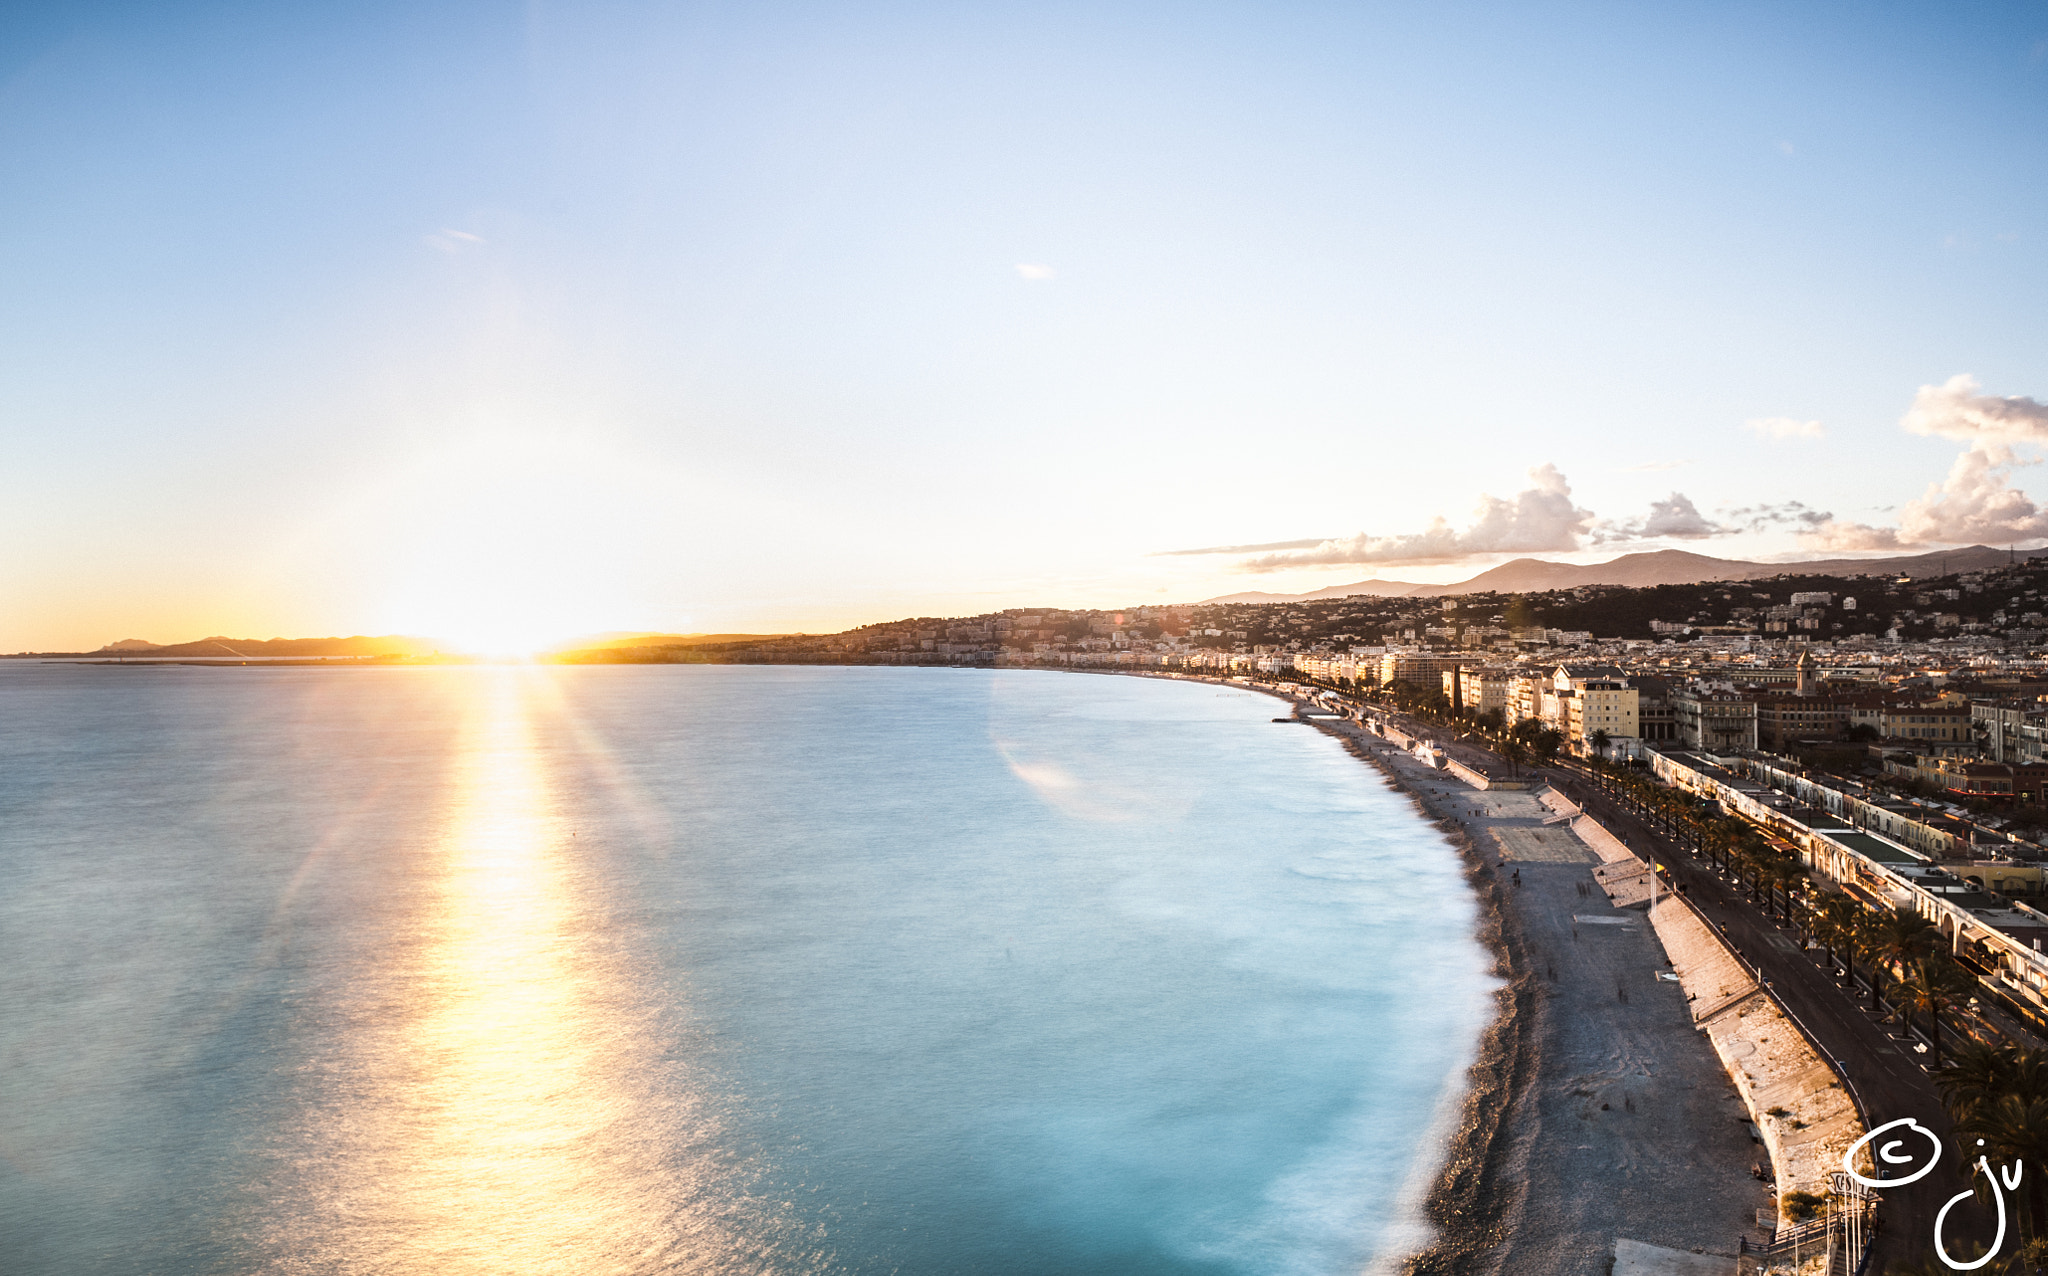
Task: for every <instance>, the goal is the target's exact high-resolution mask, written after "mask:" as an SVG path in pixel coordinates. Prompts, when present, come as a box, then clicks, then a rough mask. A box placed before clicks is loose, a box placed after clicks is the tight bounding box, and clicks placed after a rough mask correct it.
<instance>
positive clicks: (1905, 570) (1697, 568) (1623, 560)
mask: <svg viewBox="0 0 2048 1276" xmlns="http://www.w3.org/2000/svg"><path fill="white" fill-rule="evenodd" d="M2044 554H2048V549H2030V550H2028V551H2027V552H2026V553H2024V554H2020V555H2018V557H2020V558H2038V557H2040V556H2042V555H2044ZM2011 557H2013V555H2012V554H2011V552H2010V551H2008V550H2003V549H1992V548H1990V547H1989V546H1986V545H1972V546H1970V547H1969V548H1967V549H1949V550H1936V551H1935V552H1933V553H1928V554H1912V555H1908V556H1904V557H1899V558H1820V559H1809V560H1807V561H1804V562H1797V563H1756V562H1748V561H1745V560H1743V559H1739V558H1710V557H1708V556H1707V555H1705V554H1692V553H1687V552H1686V551H1685V550H1682V549H1661V550H1655V551H1652V552H1649V553H1643V554H1623V555H1622V556H1621V557H1619V558H1615V559H1610V560H1608V561H1607V562H1604V563H1587V564H1579V563H1552V562H1546V561H1545V560H1543V559H1540V558H1517V559H1514V560H1512V561H1511V562H1505V563H1502V564H1501V565H1500V566H1498V567H1494V568H1491V569H1489V570H1487V571H1483V572H1481V573H1479V574H1478V575H1477V576H1474V577H1472V578H1471V579H1470V580H1463V581H1456V582H1454V583H1452V584H1448V585H1408V584H1404V583H1402V582H1400V581H1392V580H1362V581H1359V582H1358V583H1357V584H1354V585H1332V586H1330V587H1328V588H1326V589H1318V590H1315V591H1313V592H1311V593H1306V594H1265V593H1245V594H1226V595H1224V596H1223V597H1221V598H1210V599H1206V600H1205V602H1207V603H1252V602H1257V603H1281V602H1306V601H1309V600H1311V599H1317V598H1349V597H1352V596H1353V595H1356V594H1377V595H1381V596H1396V597H1402V598H1443V597H1445V596H1447V595H1454V594H1487V593H1494V594H1533V593H1541V592H1543V591H1544V590H1548V589H1577V588H1578V587H1579V586H1581V585H1628V586H1632V587H1635V588H1638V589H1640V588H1646V587H1649V586H1653V585H1694V584H1698V583H1699V582H1701V581H1708V580H1762V579H1765V578H1767V577H1771V576H1911V577H1913V578H1915V579H1920V578H1923V577H1929V576H1946V575H1949V574H1951V573H1954V572H1974V571H1984V570H1987V569H1989V568H1993V567H2002V566H2004V565H2005V564H2006V562H2007V561H2008V560H2009V559H2010V558H2011Z"/></svg>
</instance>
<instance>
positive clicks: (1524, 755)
mask: <svg viewBox="0 0 2048 1276" xmlns="http://www.w3.org/2000/svg"><path fill="white" fill-rule="evenodd" d="M1493 751H1494V752H1495V753H1498V754H1500V760H1501V761H1503V762H1505V763H1507V764H1508V776H1509V777H1510V778H1513V777H1515V776H1517V775H1520V774H1521V768H1522V766H1523V764H1524V763H1526V762H1528V760H1529V746H1528V745H1526V744H1523V743H1522V741H1521V739H1520V738H1519V737H1516V736H1512V735H1511V736H1509V737H1507V738H1506V739H1505V740H1502V741H1501V742H1500V743H1499V744H1497V745H1495V746H1494V749H1493Z"/></svg>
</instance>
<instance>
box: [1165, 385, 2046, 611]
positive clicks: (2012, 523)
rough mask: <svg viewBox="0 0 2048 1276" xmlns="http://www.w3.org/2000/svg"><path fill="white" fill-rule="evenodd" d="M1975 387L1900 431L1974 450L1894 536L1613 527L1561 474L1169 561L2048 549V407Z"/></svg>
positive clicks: (1770, 519) (1664, 506)
mask: <svg viewBox="0 0 2048 1276" xmlns="http://www.w3.org/2000/svg"><path fill="white" fill-rule="evenodd" d="M1979 389H1980V387H1979V386H1978V384H1977V381H1976V379H1975V378H1974V377H1971V376H1969V375H1968V374H1962V375H1958V376H1955V377H1951V378H1950V379H1949V380H1948V381H1946V382H1944V383H1943V384H1941V385H1938V386H1921V387H1920V390H1919V392H1918V393H1917V394H1916V395H1914V398H1913V404H1912V406H1911V407H1910V408H1909V409H1908V410H1907V412H1906V414H1905V416H1904V417H1903V418H1902V419H1901V421H1900V425H1901V426H1902V427H1903V428H1904V429H1906V430H1907V431H1908V432H1910V433H1913V434H1921V435H1928V436H1932V437H1937V438H1947V439H1956V440H1959V441H1961V442H1963V443H1966V444H1967V445H1968V446H1967V447H1966V448H1965V449H1964V450H1963V452H1962V453H1961V454H1960V455H1958V456H1957V457H1956V459H1955V462H1954V463H1953V464H1952V465H1951V466H1950V467H1949V472H1948V475H1947V477H1946V478H1944V479H1943V480H1942V481H1940V482H1938V483H1932V484H1929V485H1928V488H1927V491H1926V492H1925V493H1924V494H1922V495H1921V496H1920V497H1919V498H1918V499H1916V500H1913V501H1909V502H1907V503H1906V505H1905V506H1904V507H1903V508H1902V509H1901V510H1900V512H1899V521H1898V525H1897V526H1895V527H1885V526H1876V525H1872V524H1869V523H1856V522H1849V521H1845V520H1842V519H1837V518H1836V517H1835V516H1834V515H1833V514H1832V513H1830V512H1828V511H1826V510H1820V509H1815V508H1813V507H1812V506H1810V505H1807V504H1805V503H1803V502H1800V501H1785V502H1781V503H1778V504H1758V505H1749V506H1742V507H1737V508H1732V509H1725V510H1723V511H1721V517H1720V518H1719V519H1714V518H1709V517H1707V515H1705V514H1703V513H1702V512H1701V511H1700V509H1699V507H1698V506H1697V505H1695V504H1694V503H1693V501H1692V498H1690V497H1688V496H1687V495H1686V494H1685V493H1683V492H1672V493H1671V494H1670V495H1669V496H1667V497H1665V498H1664V499H1662V500H1653V501H1651V502H1650V508H1649V510H1648V511H1647V512H1646V513H1644V514H1642V515H1639V516H1637V517H1634V518H1625V519H1602V518H1599V517H1598V516H1596V515H1595V514H1594V512H1593V511H1592V510H1589V509H1585V508H1582V507H1581V506H1579V505H1577V504H1576V503H1575V502H1574V501H1573V499H1572V490H1571V484H1570V483H1569V482H1568V481H1567V480H1566V478H1565V476H1564V474H1563V473H1562V472H1561V471H1559V469H1558V468H1557V466H1556V465H1555V464H1553V463H1548V462H1546V463H1545V464H1543V465H1540V466H1538V467H1536V468H1535V469H1533V470H1531V471H1529V486H1528V487H1526V488H1524V489H1523V490H1522V491H1520V492H1517V493H1516V494H1515V495H1513V496H1511V497H1507V498H1505V499H1503V498H1501V497H1497V496H1492V495H1482V496H1481V497H1480V498H1479V504H1478V506H1477V507H1476V508H1475V509H1474V510H1473V512H1472V516H1471V519H1470V521H1469V522H1468V523H1467V524H1466V525H1465V526H1463V527H1455V526H1453V525H1452V524H1451V523H1450V521H1449V520H1447V519H1445V518H1444V517H1443V516H1441V515H1439V516H1437V517H1436V518H1434V519H1432V520H1431V521H1430V523H1429V525H1428V526H1427V527H1425V528H1424V529H1423V530H1421V531H1419V532H1410V533H1406V534H1402V535H1391V536H1382V535H1373V534H1371V533H1367V532H1360V533H1359V534H1357V535H1356V536H1348V537H1341V538H1335V539H1327V540H1317V539H1314V538H1308V539H1302V540H1292V541H1273V542H1268V543H1266V544H1259V545H1217V546H1211V547H1208V548H1205V549H1186V550H1169V551H1166V552H1167V553H1169V554H1175V555H1181V554H1244V555H1249V557H1247V558H1245V559H1244V560H1243V561H1242V562H1240V563H1239V564H1238V567H1239V568H1240V569H1241V570H1244V571H1251V572H1272V571H1281V570H1285V569H1287V568H1294V567H1316V566H1331V565H1337V564H1359V565H1366V564H1369V565H1377V566H1414V565H1423V564H1437V563H1453V562H1461V561H1465V560H1468V559H1473V558H1483V557H1487V556H1497V555H1502V554H1532V553H1546V552H1548V553H1558V552H1571V551H1574V550H1581V549H1587V548H1593V547H1601V546H1612V545H1624V544H1640V543H1643V542H1649V541H1659V540H1681V541H1699V540H1708V539H1712V538H1714V537H1720V536H1733V535H1738V534H1743V533H1755V532H1762V531H1769V530H1773V529H1789V530H1791V531H1792V532H1793V533H1794V534H1795V536H1796V537H1797V539H1798V541H1799V543H1800V545H1801V546H1802V548H1804V549H1808V550H1835V551H1856V550H1900V549H1915V548H1926V547H1931V546H1936V545H1964V544H1975V543H1983V544H1994V545H2002V544H2012V543H2017V542H2019V541H2031V540H2039V539H2042V538H2044V537H2048V510H2043V509H2042V508H2041V507H2040V506H2038V505H2036V504H2035V502H2034V501H2033V499H2032V498H2031V497H2029V496H2028V495H2027V494H2026V493H2025V492H2022V491H2020V490H2019V489H2017V488H2015V487H2013V486H2012V473H2013V471H2014V470H2015V469H2016V468H2018V467H2019V466H2022V465H2034V464H2038V463H2039V461H2038V459H2029V458H2026V457H2022V456H2020V455H2019V454H2018V453H2017V452H2016V451H2015V450H2014V449H2015V448H2016V447H2019V446H2026V445H2048V404H2042V403H2039V402H2036V401H2035V400H2033V399H2030V398H2027V397H2025V396H2013V397H2010V398H1997V397H1994V396H1991V395H1986V394H1981V393H1979ZM1745 424H1746V428H1747V429H1749V430H1750V431H1751V432H1752V433H1754V434H1756V435H1758V436H1759V437H1761V438H1764V439H1768V440H1787V439H1812V438H1820V437H1823V436H1824V433H1825V432H1824V430H1823V429H1822V427H1821V424H1820V422H1818V421H1798V420H1793V419H1790V418H1779V417H1772V418H1766V419H1762V420H1755V421H1750V422H1747V423H1745Z"/></svg>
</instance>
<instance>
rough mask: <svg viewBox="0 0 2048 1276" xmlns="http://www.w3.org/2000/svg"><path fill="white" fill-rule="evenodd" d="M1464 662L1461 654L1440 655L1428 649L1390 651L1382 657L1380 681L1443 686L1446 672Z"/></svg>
mask: <svg viewBox="0 0 2048 1276" xmlns="http://www.w3.org/2000/svg"><path fill="white" fill-rule="evenodd" d="M1462 663H1464V659H1463V657H1460V656H1438V655H1432V654H1430V653H1429V652H1426V651H1398V652H1397V651H1390V652H1388V653H1387V654H1386V655H1384V656H1382V657H1380V681H1381V682H1382V683H1396V682H1407V683H1413V684H1415V685H1416V686H1420V687H1437V688H1441V687H1442V686H1443V677H1444V674H1445V673H1447V672H1450V671H1452V670H1455V669H1456V668H1457V667H1458V666H1459V665H1460V664H1462Z"/></svg>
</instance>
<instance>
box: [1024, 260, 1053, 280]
mask: <svg viewBox="0 0 2048 1276" xmlns="http://www.w3.org/2000/svg"><path fill="white" fill-rule="evenodd" d="M1056 273H1058V272H1056V271H1055V270H1053V268H1052V267H1051V266H1042V265H1039V264H1037V263H1035V262H1028V261H1020V262H1018V263H1017V277H1018V278H1019V279H1030V280H1039V279H1050V278H1052V277H1053V275H1054V274H1056Z"/></svg>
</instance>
